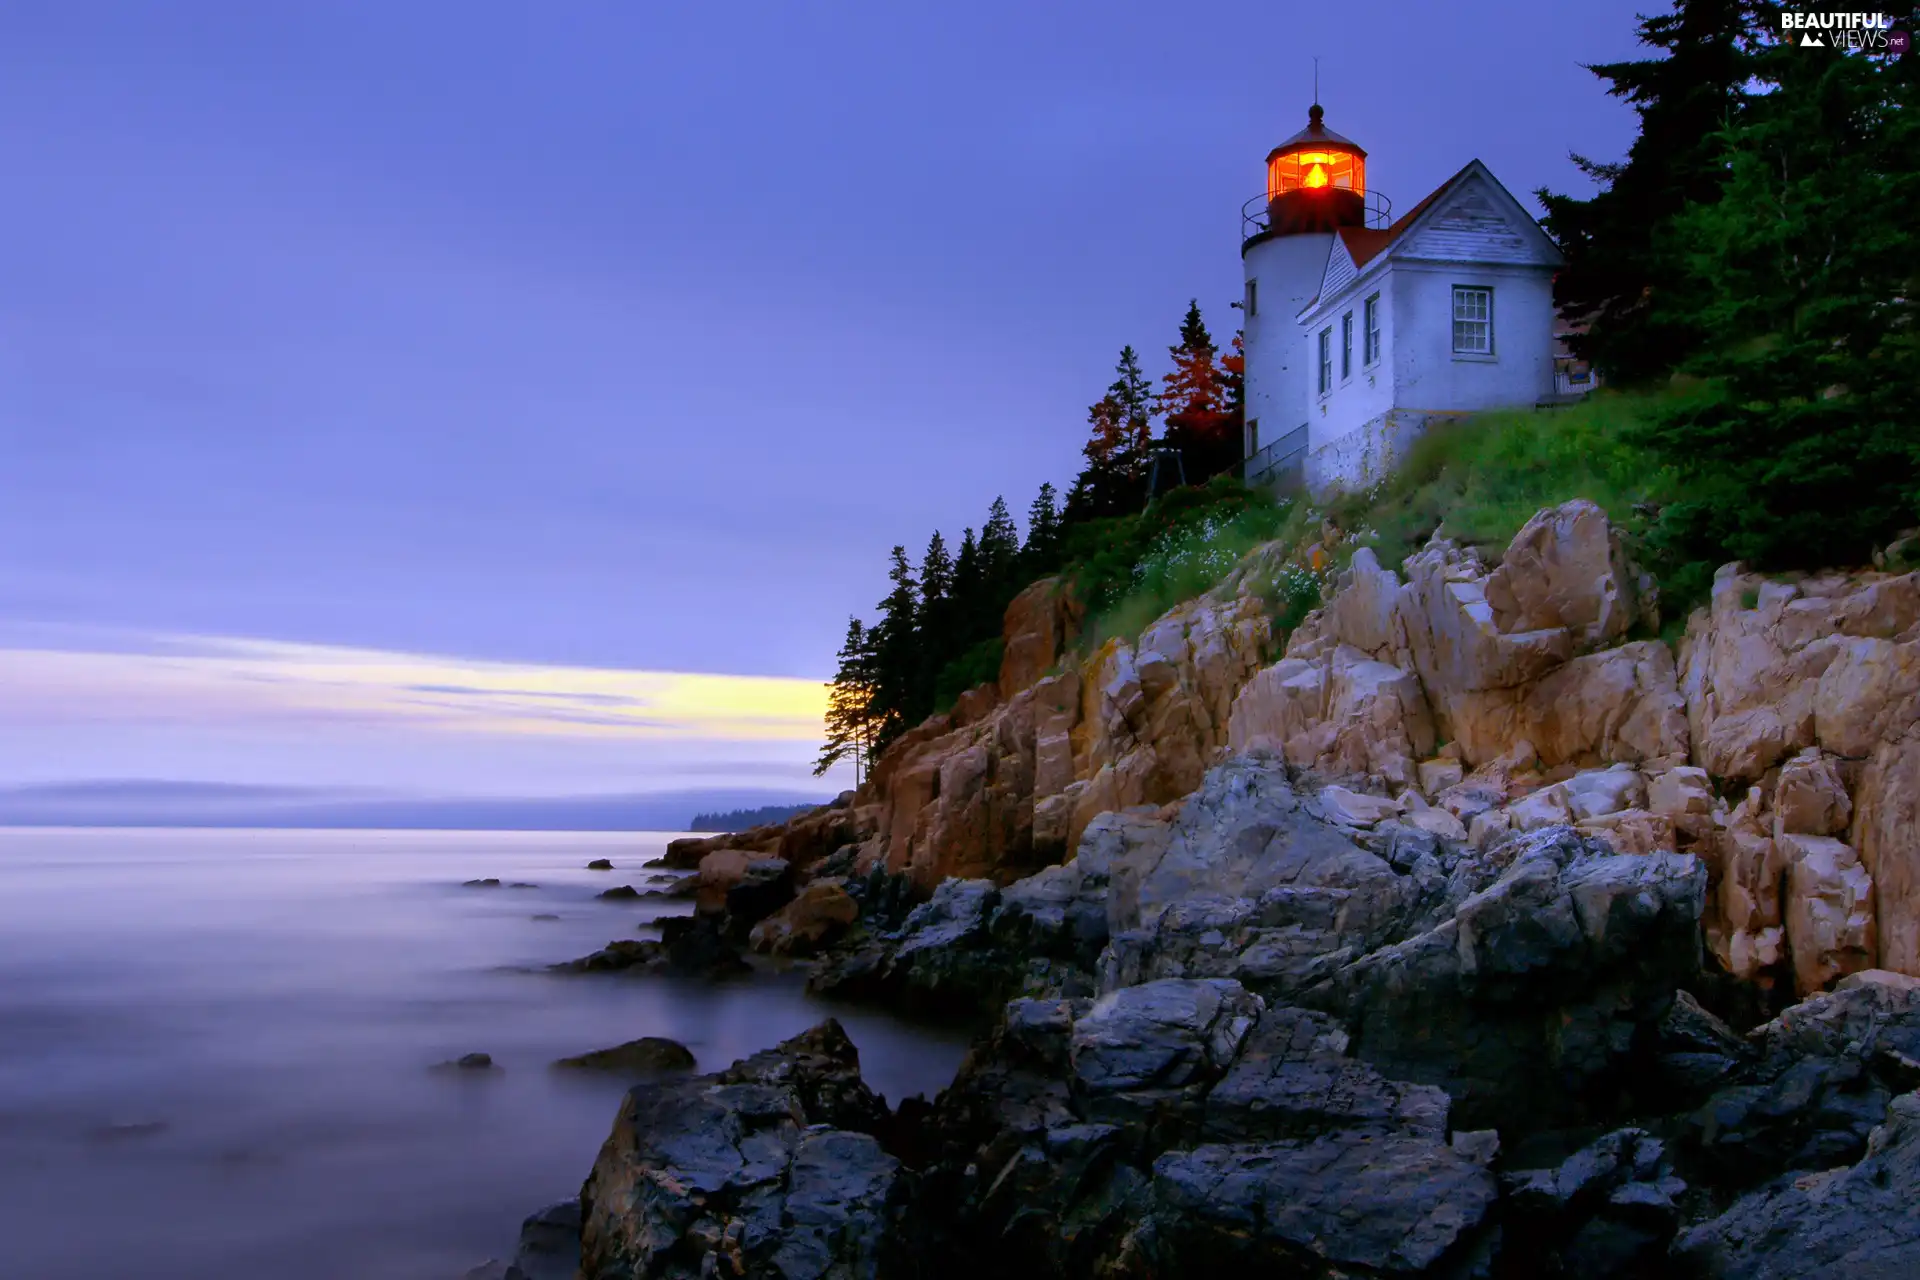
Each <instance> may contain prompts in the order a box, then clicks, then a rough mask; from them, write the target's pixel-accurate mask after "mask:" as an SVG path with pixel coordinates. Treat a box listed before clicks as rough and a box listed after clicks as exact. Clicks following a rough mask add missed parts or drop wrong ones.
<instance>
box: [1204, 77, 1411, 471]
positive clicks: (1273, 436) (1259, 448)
mask: <svg viewBox="0 0 1920 1280" xmlns="http://www.w3.org/2000/svg"><path fill="white" fill-rule="evenodd" d="M1325 114H1326V113H1325V112H1324V111H1322V110H1321V108H1320V104H1319V103H1317V102H1316V103H1314V104H1313V106H1312V107H1310V108H1309V109H1308V111H1307V127H1306V128H1304V129H1302V130H1301V131H1300V132H1299V133H1296V134H1294V135H1293V136H1292V137H1291V138H1288V139H1287V140H1286V141H1285V142H1283V143H1281V144H1280V145H1279V146H1277V147H1275V148H1274V149H1273V150H1272V151H1271V152H1270V153H1269V154H1268V155H1267V189H1266V191H1265V192H1264V193H1263V194H1261V195H1258V196H1255V197H1254V198H1253V199H1252V200H1250V201H1248V202H1247V205H1246V207H1245V208H1244V209H1242V211H1241V213H1242V218H1243V228H1242V229H1243V233H1244V238H1243V240H1242V242H1241V246H1240V258H1241V261H1242V263H1243V264H1244V266H1245V269H1246V280H1247V291H1246V297H1245V299H1244V301H1243V302H1242V303H1241V307H1242V310H1243V312H1244V314H1245V320H1244V329H1245V333H1246V337H1245V343H1246V361H1247V367H1246V405H1247V411H1246V422H1247V426H1246V433H1247V438H1246V456H1247V459H1248V467H1247V470H1248V474H1249V476H1250V477H1251V476H1253V475H1255V474H1256V473H1257V474H1262V475H1268V474H1271V473H1272V472H1273V471H1274V470H1275V469H1276V468H1279V467H1283V466H1287V465H1290V464H1291V463H1292V461H1293V460H1294V458H1293V455H1294V454H1295V452H1296V450H1297V451H1298V452H1300V453H1301V454H1304V452H1305V449H1306V443H1307V430H1306V424H1307V406H1308V404H1309V403H1310V397H1309V390H1308V388H1309V379H1310V377H1311V376H1312V374H1313V370H1311V369H1309V368H1308V365H1309V364H1310V363H1311V361H1310V359H1309V356H1310V353H1309V352H1308V351H1307V350H1306V348H1305V346H1304V345H1303V344H1302V343H1301V342H1300V341H1299V340H1298V338H1299V333H1300V327H1299V320H1298V317H1299V315H1300V312H1301V310H1302V309H1303V308H1304V307H1305V306H1306V305H1307V304H1308V303H1309V302H1311V301H1313V299H1314V298H1315V297H1316V296H1317V295H1318V294H1319V291H1320V283H1321V279H1322V278H1323V276H1324V275H1325V273H1326V269H1327V254H1328V251H1329V249H1330V248H1331V247H1332V245H1333V239H1334V236H1335V234H1336V233H1338V232H1339V230H1340V229H1341V228H1343V227H1356V228H1361V227H1366V226H1368V225H1369V224H1380V223H1384V221H1385V206H1386V202H1385V201H1384V200H1382V199H1380V198H1379V197H1378V196H1376V197H1374V198H1373V199H1372V200H1369V199H1368V198H1367V153H1366V152H1365V151H1363V150H1361V148H1360V147H1359V146H1358V145H1356V144H1355V143H1353V142H1350V141H1348V140H1347V139H1346V138H1343V137H1341V136H1340V135H1339V134H1337V133H1335V132H1333V131H1332V130H1331V129H1329V128H1327V127H1326V124H1325V123H1324V117H1325Z"/></svg>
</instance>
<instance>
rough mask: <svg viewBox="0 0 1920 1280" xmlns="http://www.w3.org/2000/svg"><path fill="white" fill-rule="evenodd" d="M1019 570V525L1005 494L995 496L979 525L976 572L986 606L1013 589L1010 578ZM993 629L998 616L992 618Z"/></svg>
mask: <svg viewBox="0 0 1920 1280" xmlns="http://www.w3.org/2000/svg"><path fill="white" fill-rule="evenodd" d="M1019 572H1020V529H1019V527H1018V526H1017V525H1015V524H1014V523H1013V513H1012V512H1011V511H1008V510H1007V500H1006V499H1005V498H995V499H994V500H993V505H992V506H991V507H990V508H988V510H987V522H986V523H985V524H984V525H982V526H981V527H980V576H981V579H982V580H983V581H984V582H986V583H987V584H988V585H989V599H988V602H987V603H988V607H989V608H993V607H994V606H995V605H996V604H997V603H998V602H999V599H1000V597H1001V596H1002V595H1003V594H1010V592H1009V587H1014V588H1016V589H1017V587H1018V585H1019V584H1017V583H1015V582H1014V579H1015V578H1016V577H1017V576H1018V575H1019ZM993 624H994V631H995V632H996V633H997V632H998V631H999V629H1000V619H999V618H997V617H996V618H995V619H994V620H993Z"/></svg>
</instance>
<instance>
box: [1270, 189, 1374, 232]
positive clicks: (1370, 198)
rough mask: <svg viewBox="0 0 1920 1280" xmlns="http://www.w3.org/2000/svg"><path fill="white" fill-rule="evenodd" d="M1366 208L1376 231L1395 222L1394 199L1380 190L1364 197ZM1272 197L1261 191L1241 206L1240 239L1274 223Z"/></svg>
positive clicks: (1368, 223)
mask: <svg viewBox="0 0 1920 1280" xmlns="http://www.w3.org/2000/svg"><path fill="white" fill-rule="evenodd" d="M1363 200H1364V204H1363V207H1364V208H1365V210H1366V225H1367V227H1368V228H1369V229H1371V230H1374V231H1384V230H1385V229H1386V228H1387V227H1389V226H1391V225H1392V223H1393V201H1391V200H1389V199H1387V197H1385V196H1383V195H1381V194H1380V193H1379V192H1378V191H1369V192H1367V193H1366V195H1365V196H1364V197H1363ZM1272 205H1273V201H1272V199H1271V198H1270V197H1269V196H1268V195H1267V193H1266V192H1264V191H1263V192H1261V193H1260V194H1259V195H1257V196H1255V197H1254V198H1253V199H1251V200H1249V201H1247V202H1246V203H1245V204H1243V205H1241V206H1240V240H1241V242H1242V243H1243V244H1244V243H1245V242H1246V241H1249V240H1252V239H1255V238H1256V237H1259V236H1263V235H1265V234H1266V233H1267V230H1268V228H1269V227H1270V226H1271V225H1272V217H1273V213H1272Z"/></svg>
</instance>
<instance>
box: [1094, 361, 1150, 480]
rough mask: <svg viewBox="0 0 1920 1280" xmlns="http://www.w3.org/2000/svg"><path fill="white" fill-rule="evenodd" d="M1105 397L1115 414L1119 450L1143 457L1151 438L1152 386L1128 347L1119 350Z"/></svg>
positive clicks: (1136, 456)
mask: <svg viewBox="0 0 1920 1280" xmlns="http://www.w3.org/2000/svg"><path fill="white" fill-rule="evenodd" d="M1106 398H1107V399H1108V400H1110V401H1112V402H1113V404H1114V406H1115V408H1116V409H1117V410H1118V413H1119V420H1120V425H1121V432H1122V437H1123V439H1122V445H1121V447H1122V449H1123V451H1124V452H1127V453H1130V454H1132V455H1133V456H1134V457H1135V458H1139V457H1141V456H1144V455H1145V453H1146V449H1147V442H1148V441H1149V440H1150V439H1151V438H1152V436H1153V410H1154V398H1153V383H1152V382H1151V381H1150V380H1149V379H1148V378H1147V375H1146V374H1145V373H1143V372H1141V370H1140V355H1139V353H1138V352H1136V351H1135V350H1134V349H1133V347H1132V346H1131V345H1129V346H1124V347H1122V348H1120V360H1119V363H1117V364H1116V365H1115V366H1114V370H1113V382H1112V383H1111V384H1110V385H1109V386H1108V387H1107V395H1106Z"/></svg>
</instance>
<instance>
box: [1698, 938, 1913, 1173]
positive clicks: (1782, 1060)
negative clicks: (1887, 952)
mask: <svg viewBox="0 0 1920 1280" xmlns="http://www.w3.org/2000/svg"><path fill="white" fill-rule="evenodd" d="M1863 976H1864V975H1863ZM1746 1042H1747V1045H1748V1046H1749V1054H1748V1058H1747V1060H1745V1061H1743V1062H1742V1064H1741V1065H1739V1066H1738V1067H1737V1068H1736V1069H1735V1070H1734V1071H1733V1072H1731V1073H1730V1074H1728V1075H1726V1076H1725V1077H1724V1081H1725V1083H1724V1084H1723V1086H1722V1087H1721V1088H1719V1089H1718V1090H1716V1091H1715V1092H1714V1093H1713V1095H1712V1096H1711V1097H1710V1098H1708V1099H1707V1101H1706V1102H1705V1103H1704V1104H1702V1105H1701V1106H1700V1107H1699V1109H1698V1110H1697V1111H1696V1112H1694V1114H1693V1116H1692V1118H1691V1121H1690V1124H1689V1128H1688V1133H1687V1140H1688V1143H1689V1147H1690V1151H1691V1152H1692V1153H1693V1154H1694V1155H1695V1156H1696V1158H1698V1159H1699V1160H1700V1161H1701V1162H1702V1163H1703V1164H1704V1166H1705V1167H1706V1168H1707V1169H1709V1170H1710V1171H1711V1172H1712V1173H1713V1174H1714V1176H1715V1177H1717V1178H1719V1179H1721V1180H1724V1181H1726V1182H1728V1183H1730V1184H1732V1185H1735V1186H1753V1185H1755V1184H1758V1183H1760V1182H1762V1181H1765V1180H1766V1179H1768V1178H1771V1177H1773V1176H1775V1175H1777V1174H1780V1173H1783V1172H1787V1171H1791V1170H1818V1169H1829V1168H1833V1167H1834V1166H1836V1165H1840V1164H1845V1163H1848V1162H1850V1161H1854V1160H1858V1159H1859V1158H1860V1156H1861V1153H1862V1152H1864V1151H1865V1150H1866V1145H1867V1137H1868V1135H1869V1134H1870V1133H1871V1132H1872V1131H1873V1129H1874V1127H1875V1126H1876V1125H1878V1124H1880V1123H1881V1122H1882V1121H1883V1120H1884V1119H1885V1118H1886V1114H1887V1105H1888V1103H1889V1102H1891V1101H1892V1099H1893V1098H1894V1097H1895V1096H1896V1095H1898V1094H1901V1093H1905V1092H1908V1091H1910V1090H1912V1089H1915V1088H1920V990H1915V989H1914V988H1912V987H1910V986H1907V985H1904V984H1896V983H1882V982H1876V981H1866V982H1860V983H1857V984H1853V985H1849V986H1848V987H1847V988H1846V989H1844V990H1838V991H1834V992H1830V993H1826V994H1822V995H1816V996H1813V997H1810V998H1809V999H1807V1000H1805V1001H1802V1002H1801V1003H1800V1004H1797V1005H1794V1006H1793V1007H1792V1008H1790V1009H1788V1010H1786V1011H1785V1012H1784V1013H1782V1014H1781V1015H1780V1016H1779V1017H1778V1018H1775V1019H1774V1020H1773V1021H1772V1022H1769V1023H1766V1024H1764V1025H1763V1026H1760V1027H1757V1028H1755V1029H1754V1030H1753V1031H1752V1032H1750V1033H1749V1034H1748V1036H1747V1037H1746Z"/></svg>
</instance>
